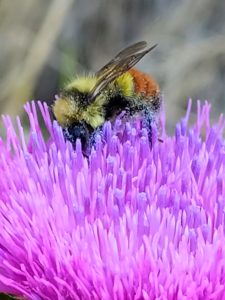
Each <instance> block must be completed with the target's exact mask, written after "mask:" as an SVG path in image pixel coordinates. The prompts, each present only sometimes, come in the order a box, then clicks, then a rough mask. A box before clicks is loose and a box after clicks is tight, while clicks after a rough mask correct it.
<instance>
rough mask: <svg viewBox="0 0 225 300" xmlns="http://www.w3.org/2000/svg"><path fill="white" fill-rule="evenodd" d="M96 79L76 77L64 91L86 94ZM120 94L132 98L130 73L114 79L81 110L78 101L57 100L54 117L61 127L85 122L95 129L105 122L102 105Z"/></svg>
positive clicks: (132, 84) (132, 88)
mask: <svg viewBox="0 0 225 300" xmlns="http://www.w3.org/2000/svg"><path fill="white" fill-rule="evenodd" d="M96 83H97V77H95V76H86V77H78V78H76V79H75V80H73V81H72V82H71V83H69V84H68V85H67V86H66V89H65V90H66V91H70V90H73V89H76V90H78V91H79V92H81V93H82V92H83V93H88V92H90V91H91V90H93V88H94V87H95V85H96ZM117 93H120V94H121V95H123V96H124V97H132V96H133V93H134V82H133V77H132V75H131V74H130V73H128V72H127V73H125V74H123V75H121V76H119V77H118V78H116V79H115V81H114V82H112V83H111V84H109V86H108V87H107V88H106V89H105V90H104V91H103V92H102V93H100V95H99V96H97V97H96V99H95V100H94V102H93V103H91V104H89V105H88V106H87V107H85V108H81V106H80V105H79V102H78V101H74V100H72V99H67V98H66V99H63V98H59V99H57V100H56V101H55V103H54V105H53V112H54V115H55V117H56V119H57V121H58V122H59V124H60V125H61V126H63V127H66V126H70V125H72V123H73V122H81V121H83V120H84V121H85V122H87V123H88V124H90V125H91V127H92V128H94V129H95V128H97V127H99V126H101V125H102V124H103V123H104V122H105V118H104V111H103V109H102V107H103V105H104V104H106V105H107V101H108V99H109V98H110V97H113V96H114V95H115V94H117Z"/></svg>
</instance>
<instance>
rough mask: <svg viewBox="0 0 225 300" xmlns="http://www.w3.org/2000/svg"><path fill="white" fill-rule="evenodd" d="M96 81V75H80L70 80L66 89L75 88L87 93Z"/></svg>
mask: <svg viewBox="0 0 225 300" xmlns="http://www.w3.org/2000/svg"><path fill="white" fill-rule="evenodd" d="M96 83H97V77H96V76H92V75H89V76H82V77H77V78H76V79H74V80H73V81H71V82H70V83H69V84H68V85H67V86H66V90H71V89H77V90H79V91H80V92H81V93H82V92H83V93H88V92H90V91H91V90H92V89H93V88H94V86H95V85H96Z"/></svg>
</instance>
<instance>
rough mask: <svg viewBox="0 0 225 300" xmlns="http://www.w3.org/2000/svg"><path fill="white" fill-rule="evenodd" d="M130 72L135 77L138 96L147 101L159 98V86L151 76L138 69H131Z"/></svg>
mask: <svg viewBox="0 0 225 300" xmlns="http://www.w3.org/2000/svg"><path fill="white" fill-rule="evenodd" d="M128 72H129V73H130V74H131V75H132V77H133V80H134V86H135V87H134V89H135V93H136V94H138V95H142V96H144V97H146V99H148V98H149V99H151V98H154V97H158V96H159V92H160V90H159V86H158V84H157V83H156V81H155V80H154V79H153V78H152V77H151V76H150V75H148V74H145V73H143V72H140V71H138V70H137V69H130V70H129V71H128Z"/></svg>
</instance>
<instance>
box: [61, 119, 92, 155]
mask: <svg viewBox="0 0 225 300" xmlns="http://www.w3.org/2000/svg"><path fill="white" fill-rule="evenodd" d="M90 131H91V128H90V126H89V125H88V124H86V123H85V122H80V123H73V124H72V125H70V126H69V127H65V128H63V134H64V137H65V138H66V139H67V140H69V141H70V142H71V143H72V144H73V145H74V144H75V143H76V140H77V139H80V141H81V145H82V149H83V150H84V151H86V150H87V148H88V146H89V138H90Z"/></svg>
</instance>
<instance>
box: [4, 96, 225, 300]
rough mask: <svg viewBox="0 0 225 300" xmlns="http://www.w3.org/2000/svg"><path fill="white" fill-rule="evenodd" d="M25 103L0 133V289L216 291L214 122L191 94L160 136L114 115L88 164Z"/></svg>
mask: <svg viewBox="0 0 225 300" xmlns="http://www.w3.org/2000/svg"><path fill="white" fill-rule="evenodd" d="M38 106H39V109H40V111H41V114H42V117H43V119H44V123H45V126H46V128H47V129H48V132H49V134H50V138H49V140H48V142H45V140H44V137H43V134H42V132H41V129H40V125H39V122H38V118H37V110H36V105H35V103H34V102H33V103H31V104H29V103H28V104H26V106H25V109H26V112H27V114H28V117H29V120H30V136H29V141H28V142H26V141H25V137H24V133H23V127H22V125H21V123H20V120H19V118H18V119H17V129H15V127H14V126H13V125H12V123H11V120H10V118H9V117H4V125H5V128H6V131H7V138H6V141H2V140H1V141H0V150H1V151H0V153H1V159H0V176H1V180H0V195H1V198H0V199H1V201H0V226H1V230H0V292H4V293H10V294H14V295H17V296H20V297H23V298H24V299H32V300H42V299H43V300H45V299H46V300H50V299H51V300H52V299H54V300H56V299H58V300H62V299H66V300H73V299H76V300H79V299H84V300H86V299H104V300H107V299H124V300H125V299H130V300H132V299H137V300H138V299H145V300H146V299H225V224H224V222H225V214H224V207H225V184H224V178H225V147H224V140H223V137H222V135H223V133H224V126H225V123H224V119H223V118H222V117H221V118H220V119H219V120H218V122H217V123H216V124H215V125H214V126H211V125H210V121H209V120H210V105H209V104H208V103H205V104H204V105H203V106H201V105H200V102H199V103H198V114H197V121H196V123H195V125H194V126H193V127H192V129H190V130H188V129H187V123H188V118H189V113H190V109H191V102H189V106H188V111H187V115H186V117H185V118H184V119H183V120H182V121H181V122H180V123H178V124H177V126H176V132H175V135H174V136H172V137H169V136H167V135H166V133H165V124H164V123H165V121H164V119H162V124H163V126H162V127H163V128H162V132H163V134H162V135H163V136H162V137H163V143H160V142H158V141H157V133H156V130H155V129H154V128H153V129H154V130H153V139H154V143H153V148H152V149H150V147H149V142H148V137H147V132H146V130H145V129H142V130H141V129H140V128H138V126H139V124H138V123H128V124H127V125H126V128H125V130H123V126H122V124H121V122H120V120H117V123H116V124H115V127H114V128H113V129H112V128H111V125H110V123H107V124H106V125H105V127H104V132H103V140H105V142H104V141H103V142H102V140H101V139H100V138H99V139H98V140H97V145H96V149H95V150H92V153H91V155H90V161H89V163H88V161H87V159H86V158H84V157H83V155H82V149H81V145H80V143H79V142H77V144H76V151H74V150H73V148H72V145H71V144H70V143H68V142H65V141H64V138H63V135H62V131H61V128H60V127H59V126H58V125H57V123H56V122H54V123H53V124H52V122H51V119H50V116H49V112H48V108H47V106H46V105H45V104H41V103H38Z"/></svg>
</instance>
